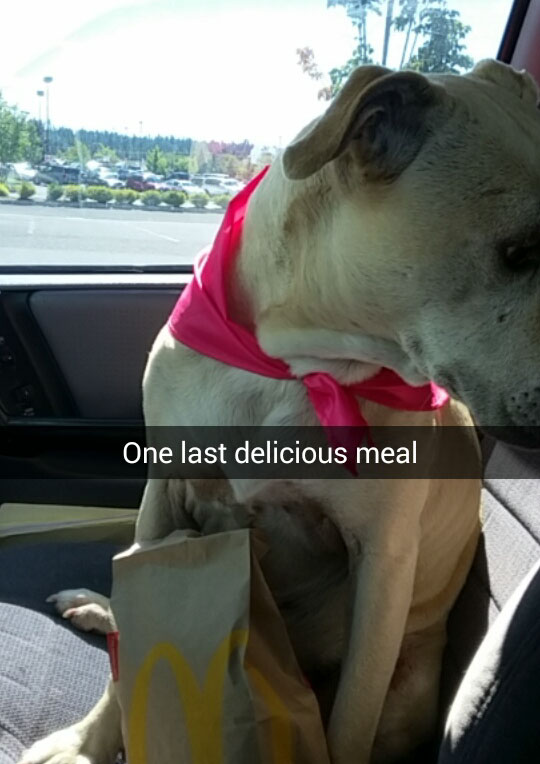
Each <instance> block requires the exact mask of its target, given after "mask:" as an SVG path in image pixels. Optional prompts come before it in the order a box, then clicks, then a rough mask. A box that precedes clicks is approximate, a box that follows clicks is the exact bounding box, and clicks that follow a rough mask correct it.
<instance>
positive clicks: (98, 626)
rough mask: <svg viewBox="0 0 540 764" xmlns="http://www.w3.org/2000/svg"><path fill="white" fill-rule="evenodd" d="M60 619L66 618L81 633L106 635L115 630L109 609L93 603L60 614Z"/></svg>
mask: <svg viewBox="0 0 540 764" xmlns="http://www.w3.org/2000/svg"><path fill="white" fill-rule="evenodd" d="M62 618H68V619H69V620H70V621H71V623H72V624H73V626H76V627H77V629H80V630H81V631H98V632H99V633H100V634H107V633H108V632H109V631H114V628H115V627H114V620H113V617H112V614H111V611H110V610H109V608H103V607H101V605H96V603H95V602H90V603H89V604H88V605H81V606H80V607H73V608H69V609H68V610H66V611H64V613H62Z"/></svg>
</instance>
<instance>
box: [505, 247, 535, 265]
mask: <svg viewBox="0 0 540 764" xmlns="http://www.w3.org/2000/svg"><path fill="white" fill-rule="evenodd" d="M503 260H504V264H505V266H506V267H507V268H509V269H510V270H511V271H525V270H531V269H532V268H536V267H537V266H538V265H540V242H534V243H533V244H509V245H507V246H505V247H504V250H503Z"/></svg>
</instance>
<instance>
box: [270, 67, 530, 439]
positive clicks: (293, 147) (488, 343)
mask: <svg viewBox="0 0 540 764" xmlns="http://www.w3.org/2000/svg"><path fill="white" fill-rule="evenodd" d="M537 98H538V92H537V88H536V86H535V84H534V81H533V80H532V78H531V77H530V76H529V75H527V74H524V73H519V72H516V71H515V70H513V69H512V68H510V67H509V66H506V65H504V64H501V63H497V62H495V61H484V62H482V63H480V64H478V65H477V66H476V67H475V69H473V71H472V72H471V73H470V74H467V75H465V76H453V75H432V76H429V77H425V76H423V75H421V74H418V73H415V72H397V73H396V72H391V71H389V70H387V69H384V68H382V67H376V66H370V67H362V68H359V69H357V70H356V71H355V72H353V74H352V75H351V77H350V78H349V80H348V81H347V83H346V85H345V86H344V88H343V89H342V91H341V92H340V93H339V94H338V96H337V97H336V98H335V100H334V101H333V102H332V104H331V105H330V107H329V108H328V110H327V111H326V113H325V114H324V115H323V116H322V117H320V118H319V119H318V120H316V121H315V122H313V123H311V124H310V125H309V126H308V127H307V128H306V129H305V130H303V131H302V133H300V135H299V136H298V137H297V138H296V140H295V141H294V142H293V143H292V144H290V145H289V146H288V147H287V149H286V150H285V151H284V153H283V155H282V164H281V172H283V174H284V175H285V177H286V178H288V179H289V180H290V181H305V185H306V188H311V189H315V191H314V193H316V189H317V187H320V188H321V189H323V188H325V189H326V190H328V189H331V194H330V195H328V194H327V196H326V198H327V199H330V201H329V207H331V214H327V215H325V214H324V212H323V214H322V215H321V222H320V224H319V226H318V228H317V234H318V235H319V236H321V238H322V241H323V244H322V246H323V247H324V248H325V250H326V251H325V253H324V255H320V257H322V256H324V257H326V258H327V259H328V260H329V261H330V262H332V261H333V266H331V265H329V266H328V267H327V268H326V269H325V271H326V273H325V277H326V278H328V275H329V273H330V270H331V271H332V272H333V274H334V275H333V278H335V282H334V284H333V285H332V289H333V290H334V292H335V296H336V297H337V296H338V293H339V298H338V299H337V300H336V301H335V302H334V305H333V308H332V309H334V310H335V311H336V312H337V314H338V315H339V317H340V320H341V324H340V326H342V327H344V328H345V326H346V322H347V320H349V324H348V327H347V328H348V329H349V330H354V329H355V327H356V328H360V329H361V330H365V331H368V332H369V333H371V334H376V335H379V336H381V337H386V338H390V339H392V340H395V341H396V342H397V343H398V344H399V345H400V346H401V348H402V349H403V350H404V351H405V353H406V354H407V356H408V357H409V359H411V360H412V362H413V363H414V364H415V366H416V367H417V369H418V370H419V371H420V372H421V373H422V374H423V375H425V377H426V378H429V379H432V380H434V381H436V382H438V383H439V384H441V385H443V386H445V387H446V388H447V389H448V390H449V391H450V392H451V393H452V394H454V395H455V397H457V398H459V399H460V400H462V401H463V402H464V403H466V404H467V405H468V407H469V408H470V409H471V411H472V412H473V414H474V415H475V417H476V420H477V421H478V423H479V424H481V425H484V426H499V427H508V426H515V425H517V426H519V427H520V429H521V431H522V432H524V431H525V429H526V428H527V427H532V426H540V112H539V110H538V108H537ZM293 185H295V184H293ZM300 185H301V184H298V186H297V187H299V186H300ZM319 259H320V258H319ZM317 267H318V268H321V265H320V264H319V265H318V266H317ZM327 308H328V309H330V306H326V307H325V308H323V309H327ZM347 317H348V319H347Z"/></svg>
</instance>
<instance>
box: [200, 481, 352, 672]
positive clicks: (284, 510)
mask: <svg viewBox="0 0 540 764" xmlns="http://www.w3.org/2000/svg"><path fill="white" fill-rule="evenodd" d="M189 482H190V486H189V490H188V501H187V509H188V512H189V514H190V515H191V517H192V518H193V520H194V522H195V525H196V527H197V528H198V529H199V530H200V531H201V533H204V534H211V533H219V532H221V531H226V530H233V529H236V528H253V529H257V530H258V531H259V532H260V535H261V537H262V539H263V540H264V542H265V545H266V546H267V550H266V552H265V553H264V555H263V557H262V558H261V567H262V570H263V573H264V576H265V578H266V580H267V582H268V585H269V587H270V590H271V591H272V594H273V596H274V599H275V600H276V603H277V605H278V607H279V609H280V612H281V614H282V616H283V618H284V620H285V623H286V625H287V630H288V632H289V636H290V638H291V642H292V644H293V647H294V649H295V652H296V654H297V657H298V660H299V662H300V665H301V667H302V669H303V670H304V671H306V672H308V673H309V672H313V671H316V672H317V671H321V670H325V669H326V668H330V667H333V666H336V665H338V664H339V663H340V661H341V657H342V651H343V645H344V640H345V632H346V628H347V598H348V586H347V584H348V559H347V553H346V549H345V545H344V543H343V541H342V539H341V536H340V535H339V533H338V532H337V530H336V528H335V526H334V524H333V523H332V522H331V521H330V520H329V519H328V518H327V517H326V516H325V515H324V513H323V512H322V511H321V510H320V508H318V507H316V506H313V504H310V506H306V504H305V500H304V501H303V500H302V499H301V498H300V497H294V496H291V497H289V499H288V500H287V499H282V500H281V501H280V502H275V503H274V502H271V503H270V502H252V503H250V504H239V503H237V502H235V501H234V499H233V498H232V494H231V492H230V490H229V488H228V485H227V483H226V481H219V480H218V481H189ZM210 483H213V484H214V485H213V486H211V485H209V484H210Z"/></svg>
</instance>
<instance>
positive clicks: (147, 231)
mask: <svg viewBox="0 0 540 764" xmlns="http://www.w3.org/2000/svg"><path fill="white" fill-rule="evenodd" d="M133 227H134V228H135V230H136V231H142V232H143V233H149V234H150V235H151V236H157V237H158V238H160V239H167V241H174V242H175V244H180V239H173V237H172V236H166V235H165V234H164V233H156V231H151V230H150V229H149V228H141V227H140V226H138V225H136V226H133Z"/></svg>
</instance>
